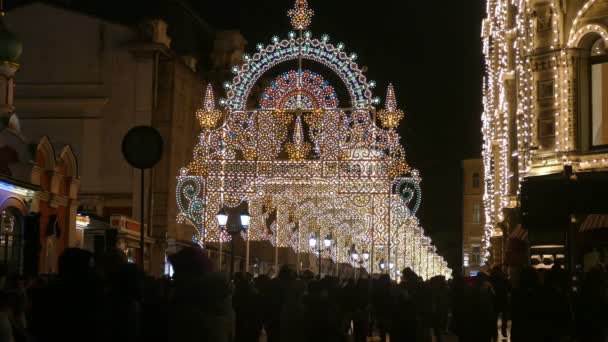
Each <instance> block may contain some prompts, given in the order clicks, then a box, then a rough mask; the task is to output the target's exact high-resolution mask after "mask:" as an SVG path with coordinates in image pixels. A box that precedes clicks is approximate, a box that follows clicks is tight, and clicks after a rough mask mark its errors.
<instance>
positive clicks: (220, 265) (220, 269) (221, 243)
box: [219, 236, 223, 272]
mask: <svg viewBox="0 0 608 342" xmlns="http://www.w3.org/2000/svg"><path fill="white" fill-rule="evenodd" d="M222 245H223V242H222V237H221V236H220V250H219V252H220V257H219V271H220V272H222Z"/></svg>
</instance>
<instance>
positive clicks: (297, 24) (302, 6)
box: [287, 0, 315, 30]
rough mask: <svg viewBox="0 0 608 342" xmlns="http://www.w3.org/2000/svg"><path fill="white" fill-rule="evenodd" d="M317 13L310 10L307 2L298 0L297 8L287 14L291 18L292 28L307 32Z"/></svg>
mask: <svg viewBox="0 0 608 342" xmlns="http://www.w3.org/2000/svg"><path fill="white" fill-rule="evenodd" d="M314 14H315V11H313V10H312V9H310V8H308V1H307V0H296V6H295V8H293V9H290V10H289V12H287V16H288V17H290V18H291V26H293V28H294V29H295V30H306V29H307V28H308V26H310V23H311V22H312V17H313V15H314Z"/></svg>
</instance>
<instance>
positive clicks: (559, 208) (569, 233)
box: [521, 172, 608, 270]
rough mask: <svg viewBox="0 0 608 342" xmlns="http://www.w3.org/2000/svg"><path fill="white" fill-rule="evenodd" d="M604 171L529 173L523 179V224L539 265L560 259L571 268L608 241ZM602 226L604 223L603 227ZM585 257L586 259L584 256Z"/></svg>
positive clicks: (607, 181) (607, 184)
mask: <svg viewBox="0 0 608 342" xmlns="http://www.w3.org/2000/svg"><path fill="white" fill-rule="evenodd" d="M607 194H608V173H605V172H585V173H577V174H568V173H564V174H556V175H549V176H539V177H530V178H528V179H526V180H525V181H524V182H523V183H522V192H521V206H522V217H521V219H522V225H523V227H524V228H525V229H526V231H527V232H528V241H529V258H530V263H531V264H532V265H536V266H535V267H537V268H551V267H552V265H554V264H564V265H565V266H566V267H567V268H569V269H571V270H573V269H574V268H575V267H577V268H580V267H583V265H584V264H585V259H589V257H588V255H589V253H590V252H592V251H593V250H596V251H597V254H598V255H599V256H600V258H601V255H603V254H602V252H601V251H604V250H605V249H606V246H608V245H606V242H607V241H608V229H606V227H608V219H607V220H604V219H605V218H606V217H608V201H607V200H606V196H607ZM604 226H606V227H604ZM587 263H588V262H587Z"/></svg>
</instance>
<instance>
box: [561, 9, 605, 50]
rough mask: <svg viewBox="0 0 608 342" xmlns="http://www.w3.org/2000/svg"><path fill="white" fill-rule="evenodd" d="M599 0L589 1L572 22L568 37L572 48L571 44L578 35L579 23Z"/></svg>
mask: <svg viewBox="0 0 608 342" xmlns="http://www.w3.org/2000/svg"><path fill="white" fill-rule="evenodd" d="M597 1H598V0H589V1H587V2H586V3H585V4H584V5H583V7H581V9H580V10H579V11H578V13H577V14H576V17H575V18H574V20H573V21H572V27H571V28H570V34H569V36H568V46H570V47H571V46H572V45H571V44H570V42H573V41H574V40H575V39H574V37H575V35H576V33H577V31H578V30H577V26H578V23H579V21H580V20H581V19H582V18H583V16H584V15H585V14H586V13H587V11H588V10H589V9H591V7H593V5H594V4H595V3H596V2H597Z"/></svg>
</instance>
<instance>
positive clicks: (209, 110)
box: [196, 84, 222, 129]
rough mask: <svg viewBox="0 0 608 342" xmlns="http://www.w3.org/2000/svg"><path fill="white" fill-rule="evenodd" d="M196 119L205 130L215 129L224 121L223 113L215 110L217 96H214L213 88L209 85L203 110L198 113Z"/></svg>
mask: <svg viewBox="0 0 608 342" xmlns="http://www.w3.org/2000/svg"><path fill="white" fill-rule="evenodd" d="M196 118H197V119H198V122H199V123H200V125H201V127H203V128H204V129H212V128H214V127H215V126H216V125H217V124H218V122H219V121H220V120H221V119H222V112H221V111H220V110H218V109H215V96H214V95H213V87H211V84H208V85H207V90H206V92H205V95H204V100H203V108H201V109H199V110H197V111H196Z"/></svg>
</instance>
